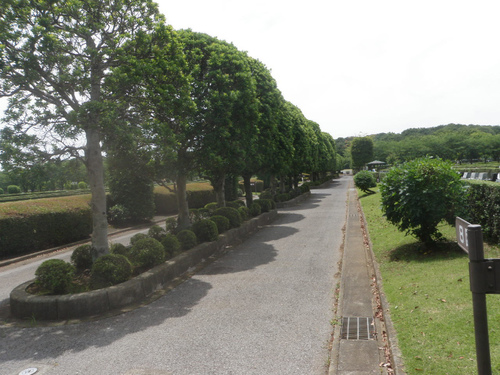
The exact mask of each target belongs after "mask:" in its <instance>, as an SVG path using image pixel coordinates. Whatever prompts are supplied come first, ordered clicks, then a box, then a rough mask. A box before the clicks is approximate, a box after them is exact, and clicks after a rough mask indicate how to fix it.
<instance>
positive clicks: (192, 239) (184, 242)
mask: <svg viewBox="0 0 500 375" xmlns="http://www.w3.org/2000/svg"><path fill="white" fill-rule="evenodd" d="M177 239H178V240H179V242H180V244H181V248H182V250H189V249H191V248H193V247H195V246H196V244H197V243H198V241H197V239H196V234H195V233H194V232H193V231H192V230H189V229H184V230H181V231H180V232H179V233H177Z"/></svg>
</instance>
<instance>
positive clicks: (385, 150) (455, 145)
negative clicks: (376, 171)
mask: <svg viewBox="0 0 500 375" xmlns="http://www.w3.org/2000/svg"><path fill="white" fill-rule="evenodd" d="M372 138H373V142H374V158H375V159H377V160H382V161H386V162H387V163H389V164H396V163H399V162H404V161H409V160H413V159H415V158H419V157H424V156H426V155H432V156H435V157H440V158H442V159H444V160H453V161H456V162H459V163H461V162H473V161H476V160H483V161H485V160H496V161H500V126H478V125H457V124H449V125H444V126H438V127H434V128H427V129H408V130H406V131H404V132H402V133H401V134H377V135H375V136H373V137H372Z"/></svg>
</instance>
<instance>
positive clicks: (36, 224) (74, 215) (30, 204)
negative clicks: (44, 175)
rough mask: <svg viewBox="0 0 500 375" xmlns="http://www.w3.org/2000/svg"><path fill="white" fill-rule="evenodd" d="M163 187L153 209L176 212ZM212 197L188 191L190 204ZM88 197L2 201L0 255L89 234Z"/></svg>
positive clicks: (172, 197)
mask: <svg viewBox="0 0 500 375" xmlns="http://www.w3.org/2000/svg"><path fill="white" fill-rule="evenodd" d="M163 190H164V192H162V191H161V190H160V191H157V192H155V203H156V207H157V209H156V213H157V214H158V215H170V214H175V213H177V201H176V197H175V194H173V193H169V192H168V190H166V189H163ZM214 200H215V194H214V192H213V191H210V190H196V191H188V202H189V206H190V207H193V208H200V207H203V206H205V205H206V204H207V203H209V202H213V201H214ZM89 201H90V195H87V196H78V198H75V197H61V198H48V199H37V200H36V202H35V201H22V202H12V203H2V204H1V205H0V258H6V257H12V256H19V255H23V254H29V253H32V252H36V251H39V250H43V249H49V248H51V247H55V246H59V245H64V244H67V243H71V242H74V241H79V240H82V239H85V238H88V237H89V235H90V234H91V233H92V217H91V211H90V208H89ZM70 202H71V203H70Z"/></svg>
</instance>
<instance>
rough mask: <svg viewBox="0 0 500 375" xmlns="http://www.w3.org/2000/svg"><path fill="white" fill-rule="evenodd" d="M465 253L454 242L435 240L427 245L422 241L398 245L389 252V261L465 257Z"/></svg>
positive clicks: (431, 260) (440, 259)
mask: <svg viewBox="0 0 500 375" xmlns="http://www.w3.org/2000/svg"><path fill="white" fill-rule="evenodd" d="M466 257H467V254H466V253H465V252H464V251H463V250H462V249H460V247H459V246H458V244H457V243H456V242H448V241H443V242H437V243H436V244H434V245H433V246H431V247H429V246H426V245H425V244H423V243H422V242H414V243H410V244H405V245H402V246H399V247H397V248H395V249H393V250H392V251H390V252H389V259H390V261H391V262H436V261H442V260H446V259H456V258H466Z"/></svg>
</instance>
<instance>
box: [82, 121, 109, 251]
mask: <svg viewBox="0 0 500 375" xmlns="http://www.w3.org/2000/svg"><path fill="white" fill-rule="evenodd" d="M85 134H86V137H87V148H86V150H85V156H86V159H87V162H86V166H87V173H88V178H89V185H90V192H91V194H92V199H91V203H90V205H91V209H92V247H93V249H94V251H93V255H92V256H93V258H94V259H97V258H98V257H100V256H102V255H104V254H107V253H108V252H109V245H108V219H107V214H106V191H105V189H104V166H103V162H102V153H101V145H100V135H99V132H98V131H97V130H96V129H92V128H89V129H87V130H86V132H85Z"/></svg>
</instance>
